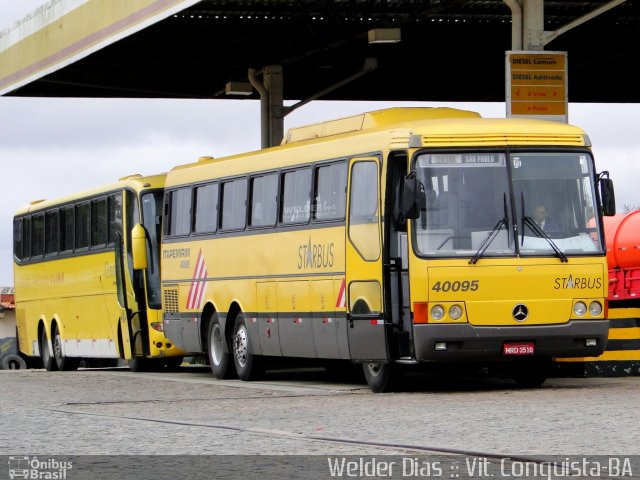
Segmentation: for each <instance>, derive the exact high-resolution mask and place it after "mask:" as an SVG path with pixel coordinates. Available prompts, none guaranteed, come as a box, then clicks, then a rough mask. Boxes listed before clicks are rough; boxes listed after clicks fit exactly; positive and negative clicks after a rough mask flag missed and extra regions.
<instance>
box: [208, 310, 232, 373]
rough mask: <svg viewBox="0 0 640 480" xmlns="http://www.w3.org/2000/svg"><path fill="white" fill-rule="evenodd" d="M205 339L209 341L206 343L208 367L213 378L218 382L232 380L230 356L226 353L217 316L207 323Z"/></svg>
mask: <svg viewBox="0 0 640 480" xmlns="http://www.w3.org/2000/svg"><path fill="white" fill-rule="evenodd" d="M207 338H208V339H209V341H208V342H207V345H208V346H209V365H210V366H211V372H212V373H213V376H214V377H215V378H217V379H220V380H224V379H227V378H232V377H233V376H234V375H233V374H234V373H235V371H234V369H233V367H232V361H231V354H230V353H229V352H227V351H226V348H225V338H224V334H223V333H222V327H221V326H220V320H218V317H217V315H216V316H214V317H213V318H212V319H211V322H210V323H209V332H208V333H207Z"/></svg>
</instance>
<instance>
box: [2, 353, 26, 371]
mask: <svg viewBox="0 0 640 480" xmlns="http://www.w3.org/2000/svg"><path fill="white" fill-rule="evenodd" d="M25 368H27V362H25V361H24V359H23V358H22V357H21V356H20V355H16V354H15V353H8V354H6V355H5V356H4V357H2V361H0V370H24V369H25Z"/></svg>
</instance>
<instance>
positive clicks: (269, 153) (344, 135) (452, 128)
mask: <svg viewBox="0 0 640 480" xmlns="http://www.w3.org/2000/svg"><path fill="white" fill-rule="evenodd" d="M365 137H366V138H365ZM365 142H366V143H365ZM365 145H366V146H365ZM505 145H556V146H585V145H587V146H590V145H589V142H588V138H587V137H586V134H585V132H584V131H583V130H581V129H580V128H578V127H575V126H572V125H567V124H564V123H560V122H554V121H548V120H532V119H528V118H482V117H481V116H480V115H479V114H478V113H475V112H470V111H466V110H457V109H453V108H426V107H396V108H388V109H384V110H377V111H373V112H367V113H363V114H360V115H355V116H351V117H346V118H342V119H337V120H330V121H328V122H323V123H317V124H313V125H308V126H303V127H299V128H294V129H291V130H289V132H288V133H287V136H286V137H285V141H283V143H282V145H279V146H276V147H272V148H267V149H263V150H256V151H253V152H244V153H239V154H236V155H233V156H229V157H222V158H216V159H214V158H211V157H202V158H201V159H200V160H199V161H197V162H193V163H188V164H185V165H179V166H176V167H174V168H173V169H172V170H171V171H170V172H169V176H168V179H167V185H171V186H173V185H182V184H187V183H190V182H194V181H198V180H199V179H202V178H207V177H208V176H209V175H211V176H212V178H213V177H215V176H218V175H219V176H229V175H240V174H243V173H246V172H247V171H254V170H268V169H275V168H282V167H286V166H287V165H289V164H291V162H292V160H291V158H290V156H285V155H284V153H285V152H287V151H289V150H296V158H295V160H294V161H295V162H296V163H304V162H311V161H317V160H322V159H331V158H340V157H345V156H353V155H358V154H364V153H366V152H374V151H376V152H377V151H384V150H389V149H408V148H410V147H426V146H434V147H490V146H505ZM211 169H214V170H216V172H215V174H214V173H213V172H212V171H211Z"/></svg>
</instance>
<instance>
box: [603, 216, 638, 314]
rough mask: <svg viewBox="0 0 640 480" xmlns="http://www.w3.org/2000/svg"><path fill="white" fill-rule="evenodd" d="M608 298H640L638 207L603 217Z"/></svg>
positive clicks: (611, 299)
mask: <svg viewBox="0 0 640 480" xmlns="http://www.w3.org/2000/svg"><path fill="white" fill-rule="evenodd" d="M603 220H604V236H605V240H606V242H607V263H608V264H609V300H610V301H617V300H631V299H636V298H640V210H634V211H633V212H629V213H623V214H618V215H614V216H612V217H604V219H603Z"/></svg>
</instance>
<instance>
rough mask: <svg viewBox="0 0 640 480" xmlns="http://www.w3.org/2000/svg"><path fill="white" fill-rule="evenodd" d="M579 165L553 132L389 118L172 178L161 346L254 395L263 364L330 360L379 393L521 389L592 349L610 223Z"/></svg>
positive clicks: (456, 117)
mask: <svg viewBox="0 0 640 480" xmlns="http://www.w3.org/2000/svg"><path fill="white" fill-rule="evenodd" d="M589 147H590V143H589V140H588V137H587V136H586V135H585V133H584V132H583V131H582V130H580V129H579V128H577V127H574V126H569V125H566V124H561V123H557V122H546V121H538V120H528V119H485V118H481V117H480V115H478V114H477V113H474V112H468V111H461V110H456V109H450V108H436V109H430V108H391V109H386V110H380V111H375V112H369V113H365V114H361V115H356V116H353V117H349V118H344V119H338V120H334V121H328V122H325V123H321V124H315V125H309V126H306V127H301V128H295V129H291V130H290V131H289V132H288V133H287V136H286V137H285V139H284V141H283V144H282V145H280V146H277V147H274V148H269V149H265V150H262V151H256V152H251V153H246V154H241V155H235V156H231V157H228V158H220V159H212V158H208V159H207V158H204V159H200V161H198V162H196V163H192V164H188V165H183V166H178V167H176V168H174V169H172V170H171V171H170V172H169V173H168V175H167V183H166V190H165V207H164V208H165V210H164V212H165V218H164V227H163V242H162V259H161V262H162V264H161V267H162V292H163V309H164V331H165V334H166V335H167V337H168V338H170V339H171V340H172V341H173V342H174V343H175V344H177V345H178V346H179V347H180V348H181V349H183V350H185V351H186V352H189V353H203V354H208V356H209V361H210V364H211V369H212V371H213V374H214V376H215V377H217V378H225V377H228V376H229V375H233V374H235V373H237V375H238V376H239V377H240V378H241V379H243V380H249V379H253V378H256V377H257V376H259V375H260V374H261V373H262V371H263V368H264V361H265V360H266V357H293V358H315V359H323V360H328V361H340V360H342V361H350V362H355V363H362V365H363V370H364V374H365V377H366V379H367V382H368V384H369V386H370V387H371V389H372V390H373V391H376V392H380V391H388V390H391V389H393V388H396V387H397V386H398V385H399V383H398V380H399V379H401V378H402V372H403V371H404V370H406V369H407V368H409V367H411V366H412V365H420V364H425V363H433V362H440V363H446V364H451V363H458V362H469V361H470V362H474V364H475V362H490V363H493V362H496V363H497V364H500V365H503V366H505V367H508V373H509V375H510V376H511V377H512V378H513V379H514V380H515V381H516V382H517V383H518V384H520V385H527V386H537V385H539V384H541V383H542V382H544V381H545V379H546V378H547V376H548V374H549V372H548V368H549V366H550V365H551V359H552V357H576V356H584V355H586V356H597V355H599V354H600V353H601V352H602V351H603V350H604V348H605V343H606V339H607V331H608V323H607V320H606V318H605V315H606V297H607V264H606V259H605V248H604V245H605V243H604V239H603V233H602V214H603V212H604V213H606V214H612V213H613V210H615V205H614V199H613V186H612V182H611V180H610V179H609V178H608V175H604V174H602V175H596V173H595V170H594V162H593V158H592V154H591V151H590V148H589ZM541 207H544V208H545V209H546V210H547V213H548V214H549V216H548V217H547V219H546V223H547V226H548V227H549V229H548V228H546V227H541V226H538V224H537V223H536V221H535V220H534V218H536V219H537V217H536V214H537V213H538V211H539V210H541ZM594 219H595V220H594ZM551 227H553V228H551Z"/></svg>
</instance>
